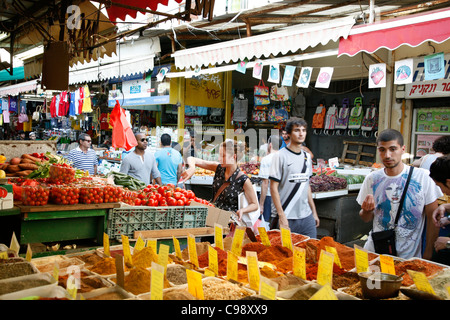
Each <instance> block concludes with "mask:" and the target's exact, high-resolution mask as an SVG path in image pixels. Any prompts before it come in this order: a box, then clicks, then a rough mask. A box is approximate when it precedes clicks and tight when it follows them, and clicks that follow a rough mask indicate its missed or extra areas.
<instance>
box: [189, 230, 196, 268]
mask: <svg viewBox="0 0 450 320" xmlns="http://www.w3.org/2000/svg"><path fill="white" fill-rule="evenodd" d="M187 241H188V251H189V260H190V261H191V262H192V263H193V264H194V266H196V267H197V268H198V257H197V246H196V245H195V237H194V236H193V235H192V234H188V238H187Z"/></svg>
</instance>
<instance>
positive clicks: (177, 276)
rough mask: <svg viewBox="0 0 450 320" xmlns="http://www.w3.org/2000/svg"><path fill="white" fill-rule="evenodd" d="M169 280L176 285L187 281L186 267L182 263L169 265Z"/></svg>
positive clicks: (167, 274)
mask: <svg viewBox="0 0 450 320" xmlns="http://www.w3.org/2000/svg"><path fill="white" fill-rule="evenodd" d="M166 276H167V280H169V282H171V283H173V284H174V285H181V284H186V283H187V276H186V268H184V267H183V266H180V265H174V266H170V267H169V266H168V267H167V273H166Z"/></svg>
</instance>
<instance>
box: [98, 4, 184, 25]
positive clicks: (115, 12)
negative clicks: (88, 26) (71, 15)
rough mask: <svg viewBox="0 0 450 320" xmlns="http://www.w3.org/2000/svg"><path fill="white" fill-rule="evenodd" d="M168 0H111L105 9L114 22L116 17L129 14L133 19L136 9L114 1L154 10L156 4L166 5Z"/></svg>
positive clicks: (123, 18)
mask: <svg viewBox="0 0 450 320" xmlns="http://www.w3.org/2000/svg"><path fill="white" fill-rule="evenodd" d="M175 1H176V2H178V3H181V1H183V0H175ZM168 2H169V0H134V1H130V0H114V1H111V6H110V7H109V8H106V11H107V12H108V18H109V20H110V21H111V22H112V23H116V20H117V19H120V20H122V21H124V20H125V17H126V16H127V15H129V16H130V17H132V18H133V19H135V18H136V15H137V12H138V11H137V10H134V9H128V8H123V7H119V6H115V5H114V3H118V4H124V5H130V6H133V7H138V8H142V9H147V8H148V9H150V10H153V11H156V10H157V9H158V5H159V4H161V5H163V6H167V4H168Z"/></svg>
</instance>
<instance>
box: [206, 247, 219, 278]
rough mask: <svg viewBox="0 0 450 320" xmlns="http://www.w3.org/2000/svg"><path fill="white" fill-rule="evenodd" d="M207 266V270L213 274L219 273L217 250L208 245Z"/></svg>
mask: <svg viewBox="0 0 450 320" xmlns="http://www.w3.org/2000/svg"><path fill="white" fill-rule="evenodd" d="M208 267H209V270H211V271H212V272H214V275H218V274H219V260H218V255H217V250H216V249H214V248H213V247H211V246H208Z"/></svg>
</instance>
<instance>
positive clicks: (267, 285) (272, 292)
mask: <svg viewBox="0 0 450 320" xmlns="http://www.w3.org/2000/svg"><path fill="white" fill-rule="evenodd" d="M277 290H278V283H276V282H274V281H271V280H269V279H267V278H265V277H261V284H260V286H259V294H260V295H261V296H263V297H265V298H267V299H270V300H275V298H276V293H277Z"/></svg>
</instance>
